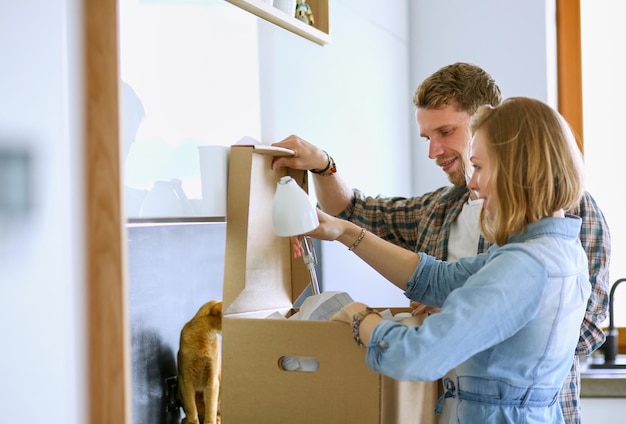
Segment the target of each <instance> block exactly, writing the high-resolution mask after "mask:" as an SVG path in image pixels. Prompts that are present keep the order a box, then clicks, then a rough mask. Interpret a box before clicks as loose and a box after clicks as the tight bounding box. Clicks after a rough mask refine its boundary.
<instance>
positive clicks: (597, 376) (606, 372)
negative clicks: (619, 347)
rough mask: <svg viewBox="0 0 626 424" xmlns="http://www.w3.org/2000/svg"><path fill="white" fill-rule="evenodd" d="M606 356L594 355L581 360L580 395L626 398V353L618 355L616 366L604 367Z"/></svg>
mask: <svg viewBox="0 0 626 424" xmlns="http://www.w3.org/2000/svg"><path fill="white" fill-rule="evenodd" d="M603 363H604V358H603V357H602V356H599V355H594V356H591V357H589V358H587V359H586V360H585V359H584V358H581V361H580V396H581V397H588V398H626V355H618V356H617V359H616V361H615V363H616V364H617V367H616V368H603V367H602V364H603Z"/></svg>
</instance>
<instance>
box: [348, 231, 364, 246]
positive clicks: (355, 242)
mask: <svg viewBox="0 0 626 424" xmlns="http://www.w3.org/2000/svg"><path fill="white" fill-rule="evenodd" d="M365 233H366V231H365V228H361V234H359V236H358V237H357V239H356V240H355V241H354V243H352V245H350V247H348V250H349V251H353V250H354V249H356V247H357V246H358V245H359V243H361V240H363V237H365Z"/></svg>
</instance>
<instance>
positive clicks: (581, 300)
mask: <svg viewBox="0 0 626 424" xmlns="http://www.w3.org/2000/svg"><path fill="white" fill-rule="evenodd" d="M414 103H415V105H416V118H417V123H418V125H419V127H420V132H421V134H422V136H424V137H426V138H427V139H428V140H429V142H430V146H429V157H430V158H431V159H433V160H435V161H436V163H437V164H438V165H439V166H441V168H442V169H443V170H444V171H445V172H446V173H447V175H448V177H449V180H450V182H451V183H452V186H449V187H442V188H440V189H437V190H435V191H433V192H431V193H428V194H425V195H423V196H420V197H414V198H405V199H399V198H397V197H395V198H390V197H389V198H387V197H375V198H374V197H368V196H366V195H364V194H363V193H362V192H360V191H359V190H356V189H354V190H353V189H352V188H351V187H350V186H349V185H348V184H347V183H346V182H345V180H343V179H342V178H341V176H340V174H339V173H338V172H336V166H335V164H334V161H333V160H332V158H331V157H330V156H329V155H328V154H327V153H326V152H324V151H323V150H321V149H320V148H319V147H316V146H314V145H312V144H310V143H308V142H306V141H304V140H302V139H299V138H298V137H296V136H290V137H288V138H287V139H285V140H283V141H281V142H279V143H275V145H277V146H281V147H286V148H289V149H292V150H294V151H295V155H294V156H293V157H285V158H276V159H275V160H274V164H273V166H274V167H275V168H277V167H280V166H289V167H292V168H297V169H309V170H312V173H313V175H314V186H315V190H316V195H317V198H318V201H319V205H320V207H321V209H322V210H323V211H324V212H321V211H320V212H319V218H320V226H319V227H318V228H317V229H316V230H314V231H313V232H311V233H310V234H309V235H311V236H313V237H316V238H319V239H322V240H337V241H339V242H341V243H343V244H345V245H346V246H348V247H349V248H350V249H351V250H352V251H353V252H354V253H355V254H357V255H358V256H359V257H361V258H362V259H363V260H364V261H366V262H367V263H368V264H369V265H370V266H372V267H373V268H374V269H376V270H377V271H378V272H379V273H381V274H382V275H383V276H384V277H386V278H387V279H388V280H389V281H390V282H392V283H394V284H395V285H396V286H398V287H400V288H401V289H403V290H404V291H405V294H406V295H407V297H408V298H409V299H411V300H412V301H416V302H418V303H416V304H414V306H415V308H416V310H419V311H421V310H423V309H424V308H428V310H430V311H431V312H437V313H433V314H431V315H430V316H429V317H428V318H427V319H426V320H425V321H424V323H423V325H421V326H420V327H414V328H409V327H406V326H404V325H402V324H397V323H392V322H389V321H383V320H382V319H381V318H380V317H379V316H378V315H377V314H376V313H375V311H372V310H370V309H369V308H367V306H366V305H364V304H362V303H358V302H355V303H352V304H350V305H348V306H346V307H345V308H344V309H342V310H341V311H340V312H339V313H338V314H337V315H336V317H335V318H336V319H338V320H341V321H345V322H347V323H349V324H351V326H352V331H353V335H354V337H355V339H356V341H357V342H358V343H360V344H363V345H364V346H366V347H367V354H366V360H367V363H368V365H369V366H370V367H371V368H372V369H374V370H376V371H377V372H380V373H382V374H385V375H388V376H390V377H393V378H396V379H399V380H421V381H432V380H436V379H439V378H444V389H445V390H446V393H445V395H444V396H445V398H447V400H446V402H445V404H446V405H447V406H448V408H447V412H446V408H444V412H446V414H444V415H443V417H444V418H443V419H444V420H445V421H440V422H446V423H447V422H456V420H459V421H460V422H477V423H486V422H494V423H495V422H498V423H500V422H555V423H558V422H567V423H577V422H580V404H579V386H580V375H579V370H578V356H579V355H589V354H590V353H591V352H593V351H594V350H595V349H597V348H598V347H599V346H600V345H601V344H602V343H603V341H604V333H603V331H602V329H601V323H602V321H604V319H605V318H606V309H607V303H608V302H607V291H608V263H609V253H610V237H609V231H608V227H607V225H606V222H605V220H604V217H603V215H602V213H601V211H600V210H599V208H598V207H597V205H596V203H595V201H594V200H593V198H592V197H591V196H590V195H589V194H588V193H587V192H586V191H585V190H584V182H583V177H582V175H583V165H582V158H581V155H580V152H579V151H578V149H577V146H576V143H575V139H574V136H573V134H572V132H571V130H570V129H569V127H568V126H567V124H566V123H565V121H564V119H563V118H562V117H561V116H560V115H559V114H558V113H557V112H556V111H555V110H553V109H552V108H550V107H549V106H547V105H546V104H544V103H543V102H540V101H538V100H533V99H529V98H522V97H518V98H511V99H508V100H506V101H504V102H501V96H500V90H499V88H498V87H497V85H496V84H495V82H494V80H493V79H492V78H491V76H490V75H489V74H488V73H486V72H485V71H484V70H482V69H481V68H479V67H477V66H474V65H472V64H467V63H455V64H453V65H449V66H446V67H444V68H442V69H440V70H438V71H437V72H435V73H434V74H433V75H431V76H430V77H429V78H427V79H426V80H425V81H424V82H423V83H422V84H421V85H420V86H419V87H418V89H417V90H416V92H415V96H414ZM485 105H489V106H485ZM468 152H469V153H468ZM466 155H468V156H469V164H470V165H469V166H466V163H467V160H466ZM469 175H471V177H469V179H468V180H467V182H466V178H467V177H466V176H469ZM481 203H482V209H481V212H480V214H479V216H480V220H479V221H480V222H479V223H478V222H477V221H478V219H477V218H476V216H477V215H476V214H472V209H473V208H476V205H478V207H479V208H480V206H481ZM468 228H470V230H467V229H468ZM471 228H475V229H476V230H475V231H471ZM425 251H426V252H429V253H430V255H432V256H428V255H425V254H424V253H420V252H425ZM444 261H445V262H444Z"/></svg>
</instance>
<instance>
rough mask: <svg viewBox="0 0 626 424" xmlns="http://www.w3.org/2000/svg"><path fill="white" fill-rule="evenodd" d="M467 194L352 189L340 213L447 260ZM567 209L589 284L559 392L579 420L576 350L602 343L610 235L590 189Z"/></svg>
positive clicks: (462, 190)
mask: <svg viewBox="0 0 626 424" xmlns="http://www.w3.org/2000/svg"><path fill="white" fill-rule="evenodd" d="M468 198H469V191H468V190H467V188H466V187H465V186H451V187H442V188H439V189H437V190H435V191H433V192H430V193H427V194H425V195H423V196H421V197H411V198H404V197H382V196H377V197H367V196H365V195H364V194H363V193H362V192H361V191H359V190H354V198H353V201H352V204H351V205H350V206H349V207H348V208H346V210H345V211H343V212H342V213H341V214H340V215H338V216H339V217H340V218H343V219H348V220H350V221H352V222H354V223H356V224H358V225H360V226H362V227H363V228H365V229H367V230H368V231H371V232H372V233H374V234H376V235H378V236H379V237H381V238H383V239H385V240H387V241H389V242H391V243H394V244H396V245H398V246H402V247H404V248H406V249H410V250H414V251H416V252H425V253H428V254H429V255H432V256H434V257H435V258H437V259H442V260H446V259H447V257H448V238H449V236H450V226H451V224H452V223H453V222H454V221H455V220H456V219H457V217H458V216H459V214H460V213H461V210H462V209H463V205H464V204H465V203H466V202H467V201H468ZM569 212H570V213H572V214H574V215H577V216H579V217H581V218H582V227H581V230H580V240H581V242H582V245H583V247H584V249H585V251H586V252H587V257H588V259H589V279H590V282H591V288H592V290H591V296H590V297H589V302H588V303H587V311H586V313H585V317H584V319H583V322H582V325H581V328H580V338H579V340H578V346H577V347H576V352H575V355H573V363H572V368H571V370H570V372H569V374H568V376H567V378H566V380H565V382H564V384H563V389H562V390H561V394H560V403H561V407H562V409H563V415H564V417H565V422H566V423H568V424H579V423H580V422H581V418H580V403H579V402H580V371H579V366H578V365H579V364H578V356H580V355H589V354H591V353H592V352H593V351H595V350H596V349H597V348H598V347H600V346H601V345H602V343H604V339H605V336H604V332H603V331H602V328H601V324H602V322H603V321H604V320H605V319H606V315H607V309H608V303H609V301H608V290H609V259H610V253H611V239H610V233H609V228H608V225H607V223H606V221H605V219H604V215H603V214H602V211H600V209H599V208H598V206H597V204H596V202H595V200H594V199H593V198H592V197H591V195H590V194H589V193H585V195H584V197H583V198H582V200H581V202H580V204H579V206H578V208H576V209H574V210H572V211H569ZM488 248H489V243H487V242H486V241H485V240H484V239H483V238H482V237H481V238H480V241H479V244H478V246H477V250H476V254H478V253H482V252H485V251H486V250H487V249H488Z"/></svg>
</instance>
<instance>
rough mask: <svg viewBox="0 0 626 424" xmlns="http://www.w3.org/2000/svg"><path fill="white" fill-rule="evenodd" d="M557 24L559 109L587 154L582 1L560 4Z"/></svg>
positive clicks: (579, 145)
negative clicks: (585, 141)
mask: <svg viewBox="0 0 626 424" xmlns="http://www.w3.org/2000/svg"><path fill="white" fill-rule="evenodd" d="M556 20H557V25H556V26H557V78H558V82H557V87H558V108H559V112H560V113H561V115H563V117H564V118H565V119H566V120H567V122H569V124H570V126H571V127H572V130H573V131H574V133H575V134H576V136H577V138H578V147H579V148H580V151H581V152H584V142H583V100H582V97H583V96H582V54H581V42H580V0H557V2H556Z"/></svg>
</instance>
